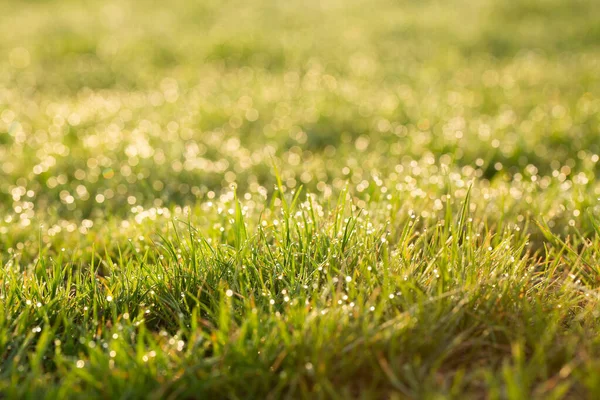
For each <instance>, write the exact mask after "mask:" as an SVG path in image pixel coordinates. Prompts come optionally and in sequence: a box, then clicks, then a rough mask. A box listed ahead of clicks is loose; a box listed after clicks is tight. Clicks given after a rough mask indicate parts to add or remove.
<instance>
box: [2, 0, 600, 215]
mask: <svg viewBox="0 0 600 400" xmlns="http://www.w3.org/2000/svg"><path fill="white" fill-rule="evenodd" d="M0 15H1V17H0V21H1V23H0V161H1V165H0V176H1V179H0V209H2V210H5V211H6V210H9V211H10V212H14V213H16V214H17V215H20V217H19V218H20V219H21V221H22V222H23V221H24V222H23V223H24V224H27V223H28V221H29V220H30V219H31V218H33V217H34V215H35V214H36V213H38V214H39V213H43V214H44V215H46V214H47V215H54V216H57V217H64V218H75V219H81V218H94V217H100V216H102V215H103V214H104V213H111V214H114V215H119V214H126V213H128V212H129V210H130V208H131V207H132V206H137V205H141V206H143V207H162V206H165V207H170V206H173V205H181V204H189V203H193V202H194V201H196V200H197V199H211V198H215V197H218V196H219V194H220V193H221V192H222V190H224V189H225V190H229V188H230V186H231V184H233V183H235V184H237V186H238V187H239V188H240V189H241V190H243V191H247V192H248V193H266V192H268V191H270V190H271V189H272V185H273V184H274V182H275V178H274V174H273V168H272V164H273V163H276V164H277V165H278V166H279V170H280V173H281V176H282V180H283V183H284V186H285V188H287V189H292V190H293V189H295V188H298V187H299V186H300V185H303V186H305V187H307V188H308V189H309V190H311V191H315V192H316V193H320V194H322V195H323V196H324V197H326V198H327V197H329V196H331V195H333V194H334V193H335V192H336V191H338V190H340V189H341V188H342V187H343V186H344V184H345V182H346V181H349V182H351V183H352V184H353V185H355V187H356V193H357V195H359V196H360V195H361V193H363V194H364V195H365V196H368V191H369V189H368V186H369V185H368V183H367V184H366V185H364V184H363V183H364V182H366V181H371V180H373V179H376V180H377V179H384V180H386V179H391V180H399V179H400V178H401V177H402V176H403V175H402V174H404V173H406V172H407V171H410V173H411V174H413V175H415V170H414V168H415V166H417V165H423V164H425V165H438V164H440V163H441V164H444V165H447V166H449V167H450V168H451V169H454V170H457V171H462V172H466V173H467V174H471V175H473V176H475V177H477V178H480V179H482V180H493V179H511V177H513V176H514V175H515V174H519V175H527V174H529V175H536V174H539V175H541V176H544V175H551V174H553V173H555V174H564V175H565V177H567V176H570V174H572V173H574V171H576V170H578V169H580V168H591V170H593V171H595V163H596V162H597V161H598V156H597V155H596V153H598V152H600V141H599V140H598V133H599V130H600V113H599V112H600V97H599V96H600V83H599V80H598V74H599V72H600V23H598V22H599V21H600V7H599V6H598V3H597V2H596V1H586V0H571V1H563V0H479V1H462V0H454V1H401V0H395V1H390V0H376V1H374V0H368V1H366V0H365V1H355V0H349V1H341V0H325V1H290V0H286V1H275V0H272V1H263V0H256V1H240V2H237V1H224V2H222V1H208V0H207V1H184V0H171V1H168V2H164V1H152V0H136V1H133V0H122V1H114V2H110V1H90V0H88V1H75V0H73V1H69V0H61V1H50V0H46V1H44V0H38V1H32V0H30V1H21V0H19V1H12V0H4V1H2V2H1V3H0ZM419 174H420V172H419V171H416V175H419ZM423 174H424V172H423Z"/></svg>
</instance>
